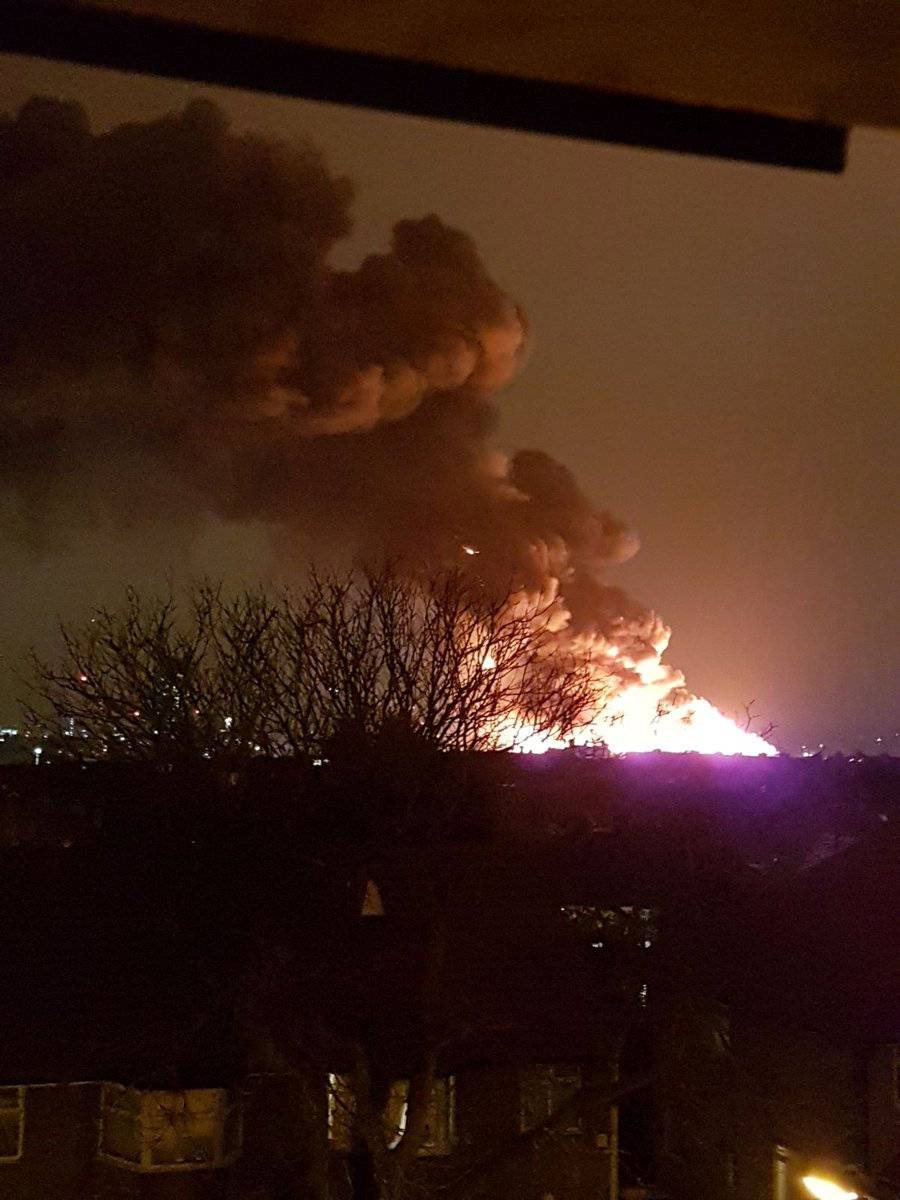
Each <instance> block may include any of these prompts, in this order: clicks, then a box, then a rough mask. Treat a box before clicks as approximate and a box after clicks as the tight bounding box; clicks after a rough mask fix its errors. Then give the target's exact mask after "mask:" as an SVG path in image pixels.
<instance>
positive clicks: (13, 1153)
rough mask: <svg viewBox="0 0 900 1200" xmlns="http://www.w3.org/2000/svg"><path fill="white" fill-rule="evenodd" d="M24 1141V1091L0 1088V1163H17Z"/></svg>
mask: <svg viewBox="0 0 900 1200" xmlns="http://www.w3.org/2000/svg"><path fill="white" fill-rule="evenodd" d="M24 1139H25V1089H24V1088H23V1087H4V1088H0V1163H11V1162H18V1161H19V1159H20V1158H21V1157H22V1143H23V1141H24Z"/></svg>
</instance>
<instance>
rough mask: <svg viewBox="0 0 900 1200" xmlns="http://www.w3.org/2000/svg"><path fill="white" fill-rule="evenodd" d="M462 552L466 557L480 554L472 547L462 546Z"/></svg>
mask: <svg viewBox="0 0 900 1200" xmlns="http://www.w3.org/2000/svg"><path fill="white" fill-rule="evenodd" d="M463 550H464V551H465V553H466V554H468V555H475V554H480V553H481V551H480V550H477V549H476V548H475V547H474V546H463Z"/></svg>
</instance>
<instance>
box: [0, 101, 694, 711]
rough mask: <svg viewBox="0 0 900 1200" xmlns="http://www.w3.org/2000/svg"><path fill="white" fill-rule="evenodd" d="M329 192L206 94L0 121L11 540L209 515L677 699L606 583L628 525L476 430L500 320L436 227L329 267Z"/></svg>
mask: <svg viewBox="0 0 900 1200" xmlns="http://www.w3.org/2000/svg"><path fill="white" fill-rule="evenodd" d="M351 200H352V188H351V186H350V184H349V183H348V181H347V180H345V179H340V178H335V177H333V176H332V175H331V174H330V173H329V171H328V169H327V168H326V165H325V163H324V162H323V160H322V157H321V156H320V154H319V153H318V152H317V151H316V150H315V149H314V148H313V147H311V146H309V145H307V144H305V143H302V142H292V143H290V144H289V143H286V142H280V141H274V140H272V139H269V138H262V137H257V136H253V135H249V134H241V135H238V134H236V133H234V132H232V131H231V130H230V129H229V126H228V121H227V119H226V117H225V116H224V114H223V113H222V112H221V111H220V110H219V109H218V108H217V107H215V106H214V105H212V104H210V103H208V102H206V101H198V102H195V103H193V104H190V105H189V106H188V107H187V108H186V109H185V110H184V111H183V112H181V113H178V114H173V115H170V116H167V117H165V118H163V119H161V120H157V121H151V122H147V123H142V124H130V125H123V126H120V127H119V128H116V129H113V130H111V131H110V132H108V133H103V134H100V135H94V134H93V133H92V132H91V129H90V126H89V123H88V120H87V117H86V115H85V113H84V111H83V110H82V109H81V108H80V107H79V106H78V105H77V104H68V103H61V102H58V101H55V100H45V99H34V100H31V101H30V102H29V103H27V104H26V105H25V106H24V107H23V108H22V109H21V110H20V112H19V113H18V114H17V115H16V116H15V117H7V118H5V119H2V120H0V231H2V235H0V236H2V256H0V288H2V315H0V493H2V497H0V501H2V502H0V519H2V520H4V521H5V522H6V523H7V524H8V526H9V529H8V531H7V532H14V533H15V534H16V535H17V536H19V537H20V538H21V539H24V540H25V541H26V542H28V543H29V544H30V545H31V546H32V547H33V548H34V549H35V550H36V551H38V552H39V551H40V548H41V546H42V544H49V543H51V542H53V541H54V540H55V539H57V540H58V537H59V531H60V530H61V529H63V528H64V527H65V526H66V525H67V524H72V523H80V524H89V523H90V522H91V521H96V522H99V523H105V524H106V525H109V524H110V523H112V524H119V525H121V526H124V527H126V528H135V527H137V528H138V529H140V528H144V527H149V526H151V525H155V526H156V527H159V525H160V523H163V524H164V523H165V522H167V521H168V522H171V523H172V524H173V527H174V525H175V524H180V525H183V524H184V523H185V522H190V521H192V520H196V521H197V522H198V524H199V523H200V522H202V521H203V520H205V519H207V518H209V517H211V516H212V517H216V518H219V519H220V520H224V521H227V522H234V523H236V524H251V523H253V524H256V525H260V524H261V525H263V526H265V527H266V528H267V529H268V530H269V531H270V533H271V535H272V537H273V539H274V541H275V542H276V544H277V546H278V550H279V555H280V556H281V557H283V558H284V559H285V560H290V559H291V556H293V557H294V560H295V562H296V563H298V564H299V563H300V562H301V561H303V560H304V559H307V558H309V557H311V556H320V555H321V553H322V551H323V548H325V547H328V546H339V547H340V548H341V551H342V552H344V553H349V554H355V555H367V556H370V557H371V556H372V555H382V554H388V555H392V556H395V557H398V558H403V559H404V560H410V561H413V562H417V563H421V564H423V565H424V566H426V567H427V566H435V567H446V566H448V565H451V564H454V563H456V564H466V565H468V566H469V567H470V568H471V570H472V571H474V572H476V573H477V574H478V575H479V576H480V577H481V578H482V579H483V580H484V582H485V584H486V585H487V586H496V587H508V586H510V585H512V586H514V587H519V586H521V587H525V588H528V589H532V590H535V591H538V590H539V591H541V592H543V593H545V594H546V595H548V596H549V597H550V598H551V599H553V598H554V597H559V602H558V611H559V620H558V628H559V631H560V636H562V637H565V638H568V639H570V640H571V641H572V643H573V644H575V643H576V642H577V643H578V644H579V645H582V646H584V647H585V648H586V652H590V653H591V654H593V655H597V656H599V659H600V661H601V662H602V663H603V664H604V669H607V670H608V671H609V672H610V674H611V675H612V676H613V677H614V678H618V679H619V680H620V681H621V682H622V683H623V684H626V683H629V682H635V681H637V680H640V681H641V683H642V684H646V683H648V682H651V681H652V684H653V686H654V688H655V694H656V695H658V696H659V697H660V698H661V699H662V700H664V701H665V702H667V703H669V702H671V703H672V704H682V703H683V702H684V698H685V696H686V695H687V693H684V691H683V689H682V687H681V685H682V683H683V680H682V678H681V676H680V675H679V674H678V673H677V672H673V671H671V670H670V669H669V668H668V667H666V666H665V665H664V664H661V663H660V662H659V656H660V654H661V652H662V650H663V649H664V647H665V644H666V642H667V639H668V630H667V629H666V627H665V626H664V625H663V624H662V623H661V622H660V621H659V620H658V619H657V618H656V617H655V616H654V614H652V613H650V612H648V611H647V610H646V609H644V608H643V606H641V605H639V604H637V603H636V602H635V601H633V600H631V599H630V598H629V597H628V596H626V595H625V594H624V593H623V592H621V591H620V590H619V589H616V588H612V587H609V586H607V585H606V584H604V583H603V582H602V579H601V573H602V570H603V568H604V566H605V565H606V564H608V563H610V562H616V561H621V560H622V559H623V558H627V557H628V556H629V555H630V554H632V553H633V552H634V550H635V549H636V548H637V543H636V540H635V538H634V536H633V535H632V534H631V533H630V532H629V531H628V529H627V528H626V527H625V526H624V525H623V524H622V523H621V522H619V521H618V520H616V519H615V518H614V517H612V516H610V515H609V514H608V513H605V512H601V511H598V510H597V509H595V508H594V507H593V506H592V505H591V504H590V503H589V502H588V500H587V499H586V498H585V496H584V495H583V493H582V492H581V491H580V489H579V488H578V486H577V484H576V483H575V481H574V479H573V478H572V476H571V474H570V473H569V471H568V470H566V468H565V467H563V466H561V465H560V464H559V463H557V462H554V461H553V460H552V459H551V458H550V457H549V456H547V455H546V454H543V453H541V452H539V451H533V450H532V451H524V452H521V453H519V454H518V455H516V456H515V457H513V458H512V459H511V460H509V459H508V458H507V457H506V456H505V455H504V454H502V453H501V452H500V451H499V450H498V449H497V448H496V446H495V444H494V443H493V441H492V434H493V430H494V426H495V410H494V408H493V406H492V398H493V397H494V396H495V394H496V393H497V391H498V390H499V389H501V388H502V387H503V386H504V385H505V384H507V383H508V382H509V381H510V380H511V379H512V378H513V376H514V375H515V373H516V371H517V369H518V368H519V366H520V364H521V362H522V360H523V355H524V351H525V347H526V342H527V327H526V323H525V320H524V317H523V315H522V313H521V312H520V310H519V309H518V308H517V306H516V305H515V303H513V301H512V300H511V299H510V298H509V297H508V296H506V295H505V294H504V293H503V291H502V290H501V289H500V288H499V287H498V286H497V284H496V283H495V282H494V281H493V280H492V279H491V277H490V275H489V274H488V272H487V270H486V269H485V266H484V264H483V262H482V261H481V258H480V256H479V254H478V251H477V250H476V248H475V246H474V245H473V243H472V241H471V240H470V239H469V238H468V237H467V236H466V235H465V234H463V233H460V232H459V231H457V230H455V229H451V228H449V227H447V226H446V225H444V224H443V223H442V222H441V221H440V220H439V219H438V218H437V217H435V216H428V217H425V218H424V219H422V220H414V221H401V222H400V223H399V224H397V225H396V226H395V228H394V232H393V238H392V241H391V246H390V249H389V250H388V251H387V252H386V253H384V254H378V255H372V256H370V257H369V258H367V259H366V260H365V261H364V262H363V263H362V264H361V265H360V266H359V268H358V269H356V270H353V271H338V270H335V269H334V268H333V267H332V266H331V265H330V257H331V252H332V250H333V248H334V246H335V244H336V242H337V241H338V240H339V239H341V238H342V237H344V236H346V235H347V233H348V232H349V230H350V203H351ZM467 548H468V549H467Z"/></svg>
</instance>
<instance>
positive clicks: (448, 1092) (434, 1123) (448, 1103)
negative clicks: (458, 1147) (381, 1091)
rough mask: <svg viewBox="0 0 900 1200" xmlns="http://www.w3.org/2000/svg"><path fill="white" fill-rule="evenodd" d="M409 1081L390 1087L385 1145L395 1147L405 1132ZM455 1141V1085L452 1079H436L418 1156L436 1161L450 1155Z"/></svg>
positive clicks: (386, 1113) (450, 1077)
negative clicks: (386, 1143)
mask: <svg viewBox="0 0 900 1200" xmlns="http://www.w3.org/2000/svg"><path fill="white" fill-rule="evenodd" d="M408 1094H409V1081H408V1080H406V1079H398V1080H397V1081H396V1082H395V1083H393V1084H392V1085H391V1090H390V1094H389V1096H388V1103H387V1111H386V1112H385V1123H386V1125H387V1129H388V1145H389V1146H396V1145H397V1144H398V1142H399V1141H400V1139H401V1138H402V1137H403V1134H404V1133H405V1132H406V1109H407V1096H408ZM455 1141H456V1081H455V1079H454V1077H453V1076H452V1075H450V1076H448V1077H447V1078H445V1079H436V1080H435V1081H434V1086H433V1087H432V1089H431V1099H430V1101H429V1103H428V1117H427V1122H426V1133H425V1140H424V1142H423V1143H422V1145H421V1147H420V1149H419V1154H420V1155H422V1156H423V1157H424V1156H429V1157H438V1156H440V1155H443V1154H450V1153H451V1152H452V1150H453V1145H454V1143H455Z"/></svg>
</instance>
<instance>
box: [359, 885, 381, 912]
mask: <svg viewBox="0 0 900 1200" xmlns="http://www.w3.org/2000/svg"><path fill="white" fill-rule="evenodd" d="M360 915H361V916H363V917H383V916H384V905H383V904H382V902H381V892H379V890H378V884H377V883H376V882H375V880H374V879H369V880H367V881H366V891H365V895H364V896H363V902H362V909H361V910H360Z"/></svg>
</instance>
